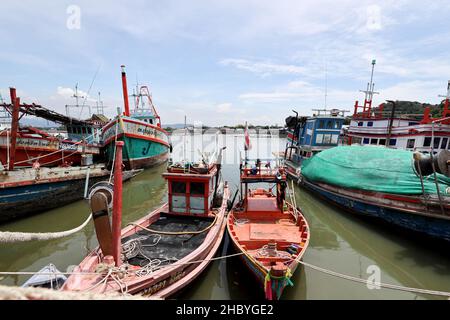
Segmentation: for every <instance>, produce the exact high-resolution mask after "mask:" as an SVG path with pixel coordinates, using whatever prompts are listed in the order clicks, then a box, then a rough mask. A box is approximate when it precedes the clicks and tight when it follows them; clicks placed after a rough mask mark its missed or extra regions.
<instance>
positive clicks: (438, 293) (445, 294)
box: [0, 252, 450, 297]
mask: <svg viewBox="0 0 450 320" xmlns="http://www.w3.org/2000/svg"><path fill="white" fill-rule="evenodd" d="M244 254H245V253H243V252H238V253H234V254H230V255H225V256H219V257H215V258H211V259H204V260H197V261H188V262H183V263H181V262H175V263H172V264H170V266H178V265H189V264H195V263H201V262H206V261H215V260H222V259H228V258H232V257H237V256H241V255H244ZM298 262H299V263H300V264H302V265H303V266H305V267H308V268H311V269H314V270H316V271H319V272H322V273H325V274H327V275H331V276H334V277H337V278H341V279H346V280H350V281H354V282H358V283H364V284H370V285H373V286H379V287H381V288H385V289H392V290H400V291H407V292H412V293H420V294H428V295H434V296H443V297H450V292H448V291H438V290H427V289H420V288H412V287H404V286H399V285H395V284H388V283H382V282H372V281H369V280H366V279H362V278H358V277H353V276H349V275H346V274H342V273H339V272H336V271H332V270H328V269H325V268H322V267H318V266H315V265H313V264H310V263H307V262H304V261H298ZM113 269H114V268H112V269H111V271H109V270H108V274H107V275H106V277H105V278H107V277H109V276H110V275H111V274H110V272H111V273H112V272H115V271H116V272H117V270H113ZM120 272H123V270H120ZM126 272H127V273H137V272H139V270H134V271H131V270H127V271H126ZM36 273H39V274H41V275H55V274H63V275H92V274H98V272H97V273H93V272H30V271H16V272H0V275H34V274H36ZM105 278H102V279H101V280H100V283H101V282H103V281H102V280H105ZM116 280H117V279H116ZM96 285H99V283H97V284H96ZM125 292H126V290H125Z"/></svg>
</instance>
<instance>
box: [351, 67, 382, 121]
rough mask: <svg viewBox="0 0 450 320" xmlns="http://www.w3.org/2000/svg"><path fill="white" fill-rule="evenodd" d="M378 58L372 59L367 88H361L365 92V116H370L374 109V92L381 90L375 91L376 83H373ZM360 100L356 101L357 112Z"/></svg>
mask: <svg viewBox="0 0 450 320" xmlns="http://www.w3.org/2000/svg"><path fill="white" fill-rule="evenodd" d="M375 64H376V60H375V59H374V60H372V71H371V73H370V82H368V83H367V88H366V90H359V91H360V92H363V93H364V94H365V96H364V105H363V116H367V117H370V112H371V111H372V99H373V95H374V94H379V92H375V91H374V89H375V83H373V73H374V70H375ZM358 108H359V106H358V101H356V103H355V114H354V115H356V114H357V113H358Z"/></svg>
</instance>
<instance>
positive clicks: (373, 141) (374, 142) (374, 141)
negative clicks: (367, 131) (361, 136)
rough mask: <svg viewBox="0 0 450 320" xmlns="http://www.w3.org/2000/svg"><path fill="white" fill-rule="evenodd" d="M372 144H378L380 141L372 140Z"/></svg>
mask: <svg viewBox="0 0 450 320" xmlns="http://www.w3.org/2000/svg"><path fill="white" fill-rule="evenodd" d="M370 144H378V139H371V140H370Z"/></svg>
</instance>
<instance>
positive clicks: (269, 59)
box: [0, 0, 450, 126]
mask: <svg viewBox="0 0 450 320" xmlns="http://www.w3.org/2000/svg"><path fill="white" fill-rule="evenodd" d="M0 12H2V19H0V43H1V49H0V93H1V94H2V96H3V98H4V99H5V100H7V101H9V97H8V95H9V94H8V88H9V87H16V88H17V90H18V95H19V96H20V97H21V99H22V101H23V102H26V103H32V102H34V103H39V104H42V105H45V106H47V107H50V108H52V109H54V110H57V111H59V112H61V113H65V105H66V104H73V103H74V99H73V98H71V95H72V94H73V90H74V88H75V85H76V84H77V83H78V88H79V90H80V94H82V95H84V96H87V100H86V104H89V105H95V104H96V100H97V95H98V92H101V97H102V100H103V101H104V104H105V105H106V106H109V107H108V108H106V109H105V113H106V114H107V115H108V116H110V117H112V116H114V115H115V114H117V108H118V107H121V108H123V100H122V90H121V78H120V65H122V64H124V65H126V70H127V75H128V83H129V87H130V88H129V90H130V92H131V91H132V88H133V87H134V86H135V85H136V83H139V84H140V85H148V86H149V88H150V91H151V92H152V96H153V101H154V104H155V106H156V107H157V110H158V112H159V114H160V116H161V118H162V122H163V124H172V123H182V122H184V116H185V115H186V116H187V119H188V122H189V123H196V124H203V125H208V126H218V125H235V124H242V123H244V122H245V121H248V123H250V124H254V125H275V124H278V125H281V124H284V119H285V118H286V117H287V116H289V115H291V114H292V110H297V111H298V112H299V113H300V114H302V115H311V114H312V113H313V111H312V109H317V108H324V107H327V108H339V109H346V110H352V109H353V105H354V103H355V100H362V99H363V98H364V95H363V94H362V93H360V92H359V90H360V89H365V87H366V85H367V82H368V81H369V78H370V71H371V61H372V60H373V59H376V63H377V64H376V66H375V75H374V82H375V90H376V91H378V92H379V93H380V94H378V95H376V96H375V98H374V103H375V104H379V103H382V102H383V101H385V100H387V99H394V100H412V101H420V102H428V103H438V102H440V100H441V99H442V98H439V97H438V95H440V94H446V89H447V81H448V80H450V28H449V26H450V23H449V19H448V17H449V16H450V2H449V1H432V2H427V3H424V2H423V1H403V0H397V1H365V0H356V1H355V0H342V1H323V0H313V1H310V0H302V1H299V0H297V1H295V0H277V1H266V0H254V1H253V0H251V1H250V0H249V1H245V0H227V1H214V0H209V1H206V0H205V1H196V0H190V1H181V0H180V1H170V0H166V1H148V0H147V1H140V0H128V1H120V2H119V1H103V0H100V1H99V0H97V1H76V0H71V1H64V0H62V1H44V0H34V1H31V0H21V1H12V0H2V1H1V2H0ZM85 111H86V110H85ZM71 115H73V116H76V114H75V113H74V111H72V113H71ZM81 116H82V117H83V116H84V114H82V115H81Z"/></svg>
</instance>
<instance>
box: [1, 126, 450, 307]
mask: <svg viewBox="0 0 450 320" xmlns="http://www.w3.org/2000/svg"><path fill="white" fill-rule="evenodd" d="M251 141H252V145H253V147H252V150H251V151H250V155H249V157H250V158H252V157H253V158H261V159H265V158H270V157H272V153H273V152H276V151H280V150H284V147H285V143H286V141H285V139H280V138H278V137H271V136H269V135H263V136H259V137H251ZM172 142H173V143H174V153H173V157H174V159H175V160H177V159H182V158H183V157H184V158H196V159H198V157H199V150H209V151H211V150H212V149H214V146H216V145H219V146H223V145H226V146H227V149H226V150H225V154H224V165H223V176H224V178H225V180H227V181H228V182H229V185H230V188H231V190H232V194H234V192H235V190H236V188H237V186H238V183H239V157H240V156H242V154H240V152H239V150H240V149H242V146H243V144H244V138H243V136H242V135H232V134H229V135H223V136H222V135H221V136H217V135H214V134H210V135H206V136H205V135H204V136H200V135H198V137H197V138H194V139H189V138H186V137H184V136H183V135H178V136H177V135H174V136H173V137H172ZM164 171H165V165H162V166H160V167H157V168H152V169H148V170H146V171H144V172H143V173H142V174H140V175H139V176H137V177H135V178H134V179H132V180H131V181H129V182H126V183H125V184H124V193H123V203H124V207H123V226H125V225H126V224H127V223H129V222H132V221H134V220H137V219H138V218H140V217H142V216H143V215H145V214H146V213H148V212H150V211H152V210H153V209H155V208H157V207H159V206H161V205H162V204H163V203H164V202H165V201H166V200H167V197H166V190H167V187H166V183H165V181H164V179H163V178H162V177H161V173H163V172H164ZM295 197H296V200H297V204H298V205H299V206H300V207H301V208H302V210H303V213H304V215H305V216H306V219H307V220H308V223H309V225H310V231H311V240H310V244H309V247H308V249H307V251H306V254H305V256H304V261H305V262H307V263H309V264H313V265H316V266H319V267H322V268H325V269H329V270H333V271H336V272H339V273H342V274H346V275H351V276H354V277H359V278H364V279H368V278H369V277H370V276H371V275H373V274H374V272H375V273H376V272H377V271H378V270H379V271H380V281H381V282H383V283H389V284H395V285H400V286H406V287H415V288H423V289H430V290H440V291H450V253H449V252H450V251H449V246H448V245H446V244H444V243H442V242H437V241H432V240H430V239H426V238H424V237H422V236H418V235H416V234H411V233H409V232H406V231H404V230H400V229H398V228H394V227H391V226H389V225H387V224H384V223H378V222H377V221H373V220H369V219H364V218H362V217H358V216H355V215H353V214H350V213H347V212H344V211H342V210H340V209H338V208H336V207H334V206H333V205H331V204H328V203H326V202H324V201H323V200H322V199H320V198H318V197H316V196H315V195H314V194H311V193H310V192H308V191H306V190H304V189H302V188H299V187H295ZM89 214H90V213H89V207H88V204H87V203H86V202H85V201H78V202H75V203H72V204H70V205H67V206H65V207H62V208H58V209H54V210H51V211H48V212H45V213H41V214H37V215H33V216H31V217H29V218H26V219H22V220H18V221H15V222H12V223H9V224H4V225H1V226H0V230H1V231H21V232H52V231H61V230H67V229H71V228H73V227H76V226H78V225H80V224H81V223H82V222H83V221H84V220H85V219H86V217H87V215H89ZM227 240H228V239H225V241H224V243H223V247H222V248H221V249H220V251H221V252H220V254H221V255H225V254H231V253H232V248H231V246H227V244H228V241H227ZM96 245H97V240H96V237H95V233H94V228H93V224H92V223H90V224H89V225H88V226H87V227H86V228H84V229H83V230H82V231H80V232H78V233H76V234H74V235H72V236H69V237H67V238H62V239H59V240H51V241H42V242H38V241H35V242H27V243H16V244H8V245H2V246H1V247H0V271H38V270H39V269H41V268H42V267H44V266H45V265H47V264H49V263H53V264H55V265H56V267H57V268H58V269H59V270H60V271H66V270H70V268H71V266H74V265H77V264H78V263H79V262H80V261H81V260H82V259H83V257H84V256H85V255H86V254H87V253H88V252H89V251H90V250H92V249H94V248H95V247H96ZM29 277H30V276H29V275H16V276H4V277H3V278H1V280H0V284H2V285H16V286H20V285H22V284H23V283H24V282H25V281H26V279H28V278H29ZM292 280H293V283H294V286H293V287H288V288H287V289H286V291H285V293H284V295H283V297H282V298H283V299H409V300H412V299H440V298H439V297H435V296H430V295H425V294H415V293H409V292H404V291H398V290H391V289H377V288H371V289H369V288H368V287H367V286H366V284H361V283H356V282H351V281H349V280H345V279H340V278H337V277H333V276H331V275H327V274H324V273H320V272H318V271H315V270H313V269H310V268H308V267H304V266H300V267H299V268H298V269H297V271H296V273H295V274H294V276H293V278H292ZM177 298H180V299H259V298H261V299H262V298H263V295H262V290H260V289H259V288H257V287H256V284H255V282H253V279H252V278H251V276H250V275H249V273H248V272H247V270H246V269H245V268H244V267H243V266H242V265H241V261H240V260H239V258H238V257H234V258H230V259H226V260H221V261H215V262H214V263H212V264H211V265H210V267H209V268H207V270H205V272H204V273H203V274H202V275H201V276H200V277H199V278H198V279H197V280H196V281H195V283H193V284H192V285H191V286H190V287H189V288H187V289H186V290H185V291H184V292H182V293H181V294H180V295H179V296H178V297H177Z"/></svg>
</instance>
